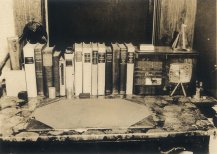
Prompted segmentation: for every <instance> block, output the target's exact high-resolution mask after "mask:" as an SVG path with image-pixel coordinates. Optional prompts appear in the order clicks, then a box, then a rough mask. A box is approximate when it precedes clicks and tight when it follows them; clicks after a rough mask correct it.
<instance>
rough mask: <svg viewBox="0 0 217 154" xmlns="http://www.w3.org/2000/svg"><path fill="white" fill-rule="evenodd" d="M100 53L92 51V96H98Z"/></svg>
mask: <svg viewBox="0 0 217 154" xmlns="http://www.w3.org/2000/svg"><path fill="white" fill-rule="evenodd" d="M97 71H98V51H94V50H93V51H92V71H91V74H92V76H91V80H92V85H91V89H92V90H91V94H92V95H97V89H98V83H97V82H98V74H97Z"/></svg>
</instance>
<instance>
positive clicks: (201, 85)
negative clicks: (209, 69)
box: [199, 82, 204, 97]
mask: <svg viewBox="0 0 217 154" xmlns="http://www.w3.org/2000/svg"><path fill="white" fill-rule="evenodd" d="M199 87H200V96H202V97H203V96H204V89H203V82H200V84H199Z"/></svg>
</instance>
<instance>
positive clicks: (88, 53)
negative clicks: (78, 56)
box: [83, 43, 92, 94]
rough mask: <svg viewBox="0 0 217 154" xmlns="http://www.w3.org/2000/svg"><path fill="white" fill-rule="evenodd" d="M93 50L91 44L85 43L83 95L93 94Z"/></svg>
mask: <svg viewBox="0 0 217 154" xmlns="http://www.w3.org/2000/svg"><path fill="white" fill-rule="evenodd" d="M91 60H92V48H91V45H90V44H89V43H87V44H86V43H83V93H90V94H91V66H92V62H91Z"/></svg>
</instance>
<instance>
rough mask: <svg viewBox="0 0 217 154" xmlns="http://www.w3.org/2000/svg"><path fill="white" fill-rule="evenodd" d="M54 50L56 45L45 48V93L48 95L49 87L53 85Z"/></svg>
mask: <svg viewBox="0 0 217 154" xmlns="http://www.w3.org/2000/svg"><path fill="white" fill-rule="evenodd" d="M53 51H54V47H46V48H45V49H44V50H43V56H42V57H43V70H44V95H45V96H48V90H49V87H53Z"/></svg>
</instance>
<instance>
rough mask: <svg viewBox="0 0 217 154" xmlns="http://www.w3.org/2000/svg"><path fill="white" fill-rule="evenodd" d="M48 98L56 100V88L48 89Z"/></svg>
mask: <svg viewBox="0 0 217 154" xmlns="http://www.w3.org/2000/svg"><path fill="white" fill-rule="evenodd" d="M48 92H49V98H56V88H55V87H49V88H48Z"/></svg>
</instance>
